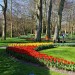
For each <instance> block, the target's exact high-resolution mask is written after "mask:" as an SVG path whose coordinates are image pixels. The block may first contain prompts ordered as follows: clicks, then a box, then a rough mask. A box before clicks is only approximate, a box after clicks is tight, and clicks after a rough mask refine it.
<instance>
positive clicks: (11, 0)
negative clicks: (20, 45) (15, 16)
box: [11, 0, 13, 38]
mask: <svg viewBox="0 0 75 75" xmlns="http://www.w3.org/2000/svg"><path fill="white" fill-rule="evenodd" d="M12 30H13V29H12V0H11V38H12Z"/></svg>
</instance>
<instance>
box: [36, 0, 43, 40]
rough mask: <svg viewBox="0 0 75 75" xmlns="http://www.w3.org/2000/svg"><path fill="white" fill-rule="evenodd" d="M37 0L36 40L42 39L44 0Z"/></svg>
mask: <svg viewBox="0 0 75 75" xmlns="http://www.w3.org/2000/svg"><path fill="white" fill-rule="evenodd" d="M35 1H36V32H35V40H36V41H41V32H42V0H35Z"/></svg>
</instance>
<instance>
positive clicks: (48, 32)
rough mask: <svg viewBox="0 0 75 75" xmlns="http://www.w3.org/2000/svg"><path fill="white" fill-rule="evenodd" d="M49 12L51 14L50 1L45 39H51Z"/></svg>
mask: <svg viewBox="0 0 75 75" xmlns="http://www.w3.org/2000/svg"><path fill="white" fill-rule="evenodd" d="M51 12H52V0H50V5H49V11H48V25H47V37H48V38H51V33H50V30H51V26H50V25H51Z"/></svg>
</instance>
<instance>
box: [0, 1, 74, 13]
mask: <svg viewBox="0 0 75 75" xmlns="http://www.w3.org/2000/svg"><path fill="white" fill-rule="evenodd" d="M28 1H29V0H28ZM68 1H69V2H72V1H75V0H68ZM0 4H2V5H3V0H0ZM1 10H2V8H1V6H0V12H1Z"/></svg>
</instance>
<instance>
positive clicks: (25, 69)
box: [0, 49, 64, 75]
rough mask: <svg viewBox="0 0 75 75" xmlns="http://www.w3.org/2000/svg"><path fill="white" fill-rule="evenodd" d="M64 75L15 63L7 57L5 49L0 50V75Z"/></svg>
mask: <svg viewBox="0 0 75 75" xmlns="http://www.w3.org/2000/svg"><path fill="white" fill-rule="evenodd" d="M30 73H34V75H64V74H60V73H58V72H53V71H50V70H49V69H45V68H42V67H36V66H33V65H31V64H27V63H22V62H19V61H16V60H15V59H13V58H12V57H10V56H8V55H7V54H6V52H5V49H0V75H29V74H30Z"/></svg>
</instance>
